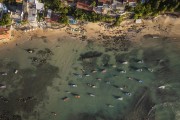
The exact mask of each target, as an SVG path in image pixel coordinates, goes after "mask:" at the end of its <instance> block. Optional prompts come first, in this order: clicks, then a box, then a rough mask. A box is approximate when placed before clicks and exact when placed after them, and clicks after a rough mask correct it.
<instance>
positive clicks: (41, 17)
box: [37, 13, 45, 21]
mask: <svg viewBox="0 0 180 120" xmlns="http://www.w3.org/2000/svg"><path fill="white" fill-rule="evenodd" d="M44 19H45V18H44V13H38V14H37V20H38V21H41V20H44Z"/></svg>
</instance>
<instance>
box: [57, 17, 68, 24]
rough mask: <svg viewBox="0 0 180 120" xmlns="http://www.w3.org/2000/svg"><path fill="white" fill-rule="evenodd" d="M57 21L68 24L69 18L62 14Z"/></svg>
mask: <svg viewBox="0 0 180 120" xmlns="http://www.w3.org/2000/svg"><path fill="white" fill-rule="evenodd" d="M58 22H59V23H62V24H65V25H67V24H69V18H68V17H67V16H66V15H62V16H61V17H60V18H59V20H58Z"/></svg>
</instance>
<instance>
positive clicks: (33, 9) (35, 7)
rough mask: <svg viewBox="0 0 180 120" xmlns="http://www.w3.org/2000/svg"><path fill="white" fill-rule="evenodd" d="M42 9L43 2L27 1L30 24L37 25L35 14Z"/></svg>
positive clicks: (36, 0)
mask: <svg viewBox="0 0 180 120" xmlns="http://www.w3.org/2000/svg"><path fill="white" fill-rule="evenodd" d="M42 10H44V4H43V3H40V2H39V1H38V0H28V1H27V11H28V21H29V23H30V25H31V26H34V27H37V26H38V25H37V14H38V12H41V11H42Z"/></svg>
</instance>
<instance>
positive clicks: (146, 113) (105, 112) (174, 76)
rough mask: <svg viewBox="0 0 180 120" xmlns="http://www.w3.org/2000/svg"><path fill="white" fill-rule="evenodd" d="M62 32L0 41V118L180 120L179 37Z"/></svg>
mask: <svg viewBox="0 0 180 120" xmlns="http://www.w3.org/2000/svg"><path fill="white" fill-rule="evenodd" d="M40 32H41V31H40ZM53 32H54V33H53ZM44 33H47V34H44ZM57 33H58V32H57V31H51V32H50V31H49V32H42V33H37V34H38V36H37V35H35V34H34V35H33V36H31V39H30V38H29V37H27V36H26V35H27V34H26V35H24V36H20V37H21V39H20V38H19V39H18V40H17V41H16V42H11V43H9V44H8V45H6V46H2V47H1V51H0V56H1V62H0V66H1V67H0V72H1V75H0V84H2V85H6V88H5V89H0V90H1V93H0V96H1V97H0V101H1V102H0V106H1V107H0V118H2V119H23V120H59V119H61V120H72V119H73V120H76V119H77V120H85V119H89V120H96V119H97V120H98V119H102V120H116V119H123V120H134V118H135V119H138V120H141V119H142V120H144V119H147V118H149V119H152V120H154V119H158V120H169V119H175V120H178V119H179V110H180V109H179V108H180V106H179V97H180V93H179V88H180V87H179V86H180V83H179V78H180V76H179V71H180V62H179V60H180V56H179V52H180V49H179V48H180V44H179V40H180V39H179V37H178V36H173V37H172V36H169V37H167V36H163V35H162V36H158V38H156V39H154V38H153V36H154V34H151V35H147V34H144V35H145V36H141V38H139V39H140V40H139V41H138V44H137V42H132V40H129V39H127V42H122V41H120V42H119V41H118V42H117V40H114V38H110V39H109V40H111V39H112V40H113V41H114V42H115V43H109V44H111V45H109V46H108V45H105V44H104V43H101V42H98V44H97V43H96V42H87V41H81V40H77V39H73V38H72V37H70V36H68V35H65V34H66V33H65V34H63V36H62V34H57ZM43 34H44V35H43ZM141 34H142V33H141ZM19 35H21V34H20V33H19ZM174 37H176V39H174ZM107 41H108V40H107ZM100 43H101V44H100ZM16 44H18V45H16ZM113 44H116V46H117V49H112V48H113ZM127 44H128V45H127ZM124 46H125V47H126V49H125V50H124V49H123V48H124ZM31 52H32V53H31ZM141 60H143V61H141ZM126 62H128V63H127V64H126ZM141 69H142V71H141ZM15 70H18V72H17V73H15ZM152 70H153V71H152ZM4 72H5V73H7V75H3V73H4ZM123 72H125V73H123ZM69 84H70V85H69ZM73 84H74V87H73V86H72V85H73ZM76 85H77V87H76ZM93 85H94V87H97V88H93ZM162 86H165V89H163V87H162ZM159 87H160V88H159ZM128 93H130V94H128ZM93 95H95V96H93ZM66 97H67V98H68V99H67V98H66ZM79 97H80V98H79Z"/></svg>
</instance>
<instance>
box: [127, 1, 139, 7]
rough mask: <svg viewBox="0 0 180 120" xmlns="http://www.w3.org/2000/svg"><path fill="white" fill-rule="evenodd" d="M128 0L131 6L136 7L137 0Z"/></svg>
mask: <svg viewBox="0 0 180 120" xmlns="http://www.w3.org/2000/svg"><path fill="white" fill-rule="evenodd" d="M126 2H127V3H128V5H129V6H131V7H135V6H136V3H137V0H126Z"/></svg>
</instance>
